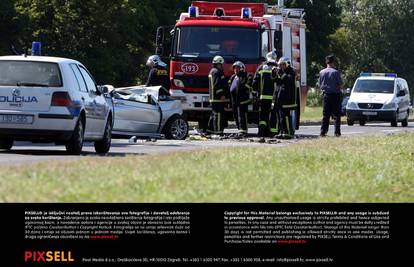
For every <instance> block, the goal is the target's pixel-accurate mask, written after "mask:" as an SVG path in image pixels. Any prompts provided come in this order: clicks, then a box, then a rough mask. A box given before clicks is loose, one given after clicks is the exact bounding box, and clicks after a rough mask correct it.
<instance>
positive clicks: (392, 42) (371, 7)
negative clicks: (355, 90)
mask: <svg viewBox="0 0 414 267" xmlns="http://www.w3.org/2000/svg"><path fill="white" fill-rule="evenodd" d="M341 5H342V7H343V10H344V12H343V23H342V28H341V29H340V30H338V31H337V32H336V33H335V34H334V35H332V36H331V39H332V40H333V42H332V49H333V50H335V51H337V53H338V54H343V55H346V57H347V58H346V59H343V62H342V64H341V65H342V67H343V69H344V76H345V80H346V83H347V85H348V86H352V84H353V82H354V81H355V79H356V78H357V76H358V74H359V73H360V72H396V73H397V74H398V75H400V76H402V77H404V78H406V79H407V80H408V82H409V83H410V84H414V74H413V72H414V55H413V54H412V53H411V48H412V47H414V26H413V25H412V22H411V20H412V17H413V12H414V1H411V0H389V1H382V0H359V1H351V0H341ZM343 58H345V57H343Z"/></svg>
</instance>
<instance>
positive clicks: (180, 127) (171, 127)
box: [164, 116, 188, 140]
mask: <svg viewBox="0 0 414 267" xmlns="http://www.w3.org/2000/svg"><path fill="white" fill-rule="evenodd" d="M164 134H165V137H166V138H167V139H172V140H184V139H185V138H186V137H187V135H188V122H187V121H186V120H184V119H183V117H181V116H175V117H174V118H172V119H171V120H170V121H169V122H168V123H167V125H166V126H165V131H164Z"/></svg>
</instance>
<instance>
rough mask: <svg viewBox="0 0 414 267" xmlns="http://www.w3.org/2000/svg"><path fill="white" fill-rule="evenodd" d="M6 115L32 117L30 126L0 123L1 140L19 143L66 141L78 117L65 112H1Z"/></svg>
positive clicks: (0, 111)
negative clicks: (11, 140)
mask: <svg viewBox="0 0 414 267" xmlns="http://www.w3.org/2000/svg"><path fill="white" fill-rule="evenodd" d="M0 114H6V115H31V116H33V122H32V123H30V124H15V123H0V138H10V139H13V140H18V141H20V140H21V141H25V140H29V141H32V140H33V141H36V140H46V141H66V140H68V139H69V138H70V137H71V136H72V133H73V130H74V129H75V126H76V122H77V120H78V117H74V116H72V115H70V114H65V113H63V112H47V113H46V112H38V113H35V112H22V111H20V112H16V111H9V110H0Z"/></svg>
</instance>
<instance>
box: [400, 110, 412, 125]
mask: <svg viewBox="0 0 414 267" xmlns="http://www.w3.org/2000/svg"><path fill="white" fill-rule="evenodd" d="M409 116H410V113H409V112H408V111H407V117H405V119H404V120H403V121H402V122H401V126H402V127H408V117H409Z"/></svg>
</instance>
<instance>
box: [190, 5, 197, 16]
mask: <svg viewBox="0 0 414 267" xmlns="http://www.w3.org/2000/svg"><path fill="white" fill-rule="evenodd" d="M188 15H189V16H190V18H195V17H198V7H196V6H190V7H189V8H188Z"/></svg>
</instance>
